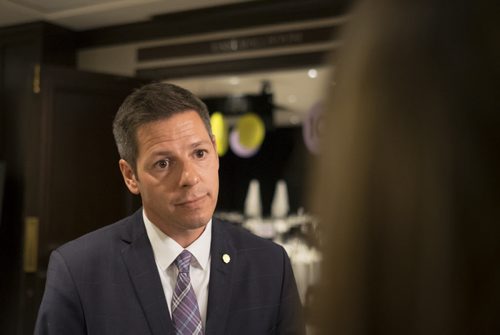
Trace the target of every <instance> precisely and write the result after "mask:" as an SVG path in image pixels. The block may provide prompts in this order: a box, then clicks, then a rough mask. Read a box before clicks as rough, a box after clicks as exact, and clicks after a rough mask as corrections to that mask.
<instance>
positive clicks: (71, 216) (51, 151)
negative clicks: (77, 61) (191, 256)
mask: <svg viewBox="0 0 500 335" xmlns="http://www.w3.org/2000/svg"><path fill="white" fill-rule="evenodd" d="M40 78H41V81H40V93H39V99H40V106H41V108H40V115H39V117H35V120H36V122H33V120H32V121H30V120H26V121H27V122H28V123H30V122H31V123H32V124H31V130H32V134H33V136H34V138H36V139H37V140H35V141H33V142H32V144H33V152H32V155H27V156H26V157H27V158H26V185H27V192H29V194H26V205H27V208H26V219H25V239H24V246H23V248H24V269H23V275H22V277H23V281H24V282H23V293H24V294H23V296H22V297H21V300H22V305H23V306H22V310H23V312H22V319H23V320H22V328H23V331H22V333H23V334H32V333H33V324H34V321H35V318H36V313H37V310H38V306H39V303H40V299H41V296H42V293H43V289H44V284H45V276H46V268H47V263H48V259H49V255H50V252H51V251H52V250H54V249H55V248H57V247H58V246H60V245H61V244H63V243H65V242H67V241H69V240H71V239H74V238H76V237H78V236H81V235H83V234H85V233H87V232H90V231H92V230H95V229H97V228H100V227H102V226H104V225H107V224H110V223H113V222H114V221H116V220H118V219H120V218H122V217H124V216H126V215H128V214H130V213H131V212H133V211H134V210H135V209H136V208H138V207H139V204H140V202H139V199H137V198H134V197H133V196H132V195H131V194H130V193H129V192H128V190H127V189H126V187H125V185H124V183H123V180H122V177H121V174H120V170H119V168H118V159H119V156H118V153H117V150H116V146H115V143H114V140H113V135H112V130H111V129H112V121H113V118H114V115H115V113H116V111H117V109H118V107H119V106H120V104H121V102H122V101H123V100H124V98H125V97H126V96H127V95H128V94H129V93H130V92H132V90H133V89H134V88H135V87H138V86H139V85H140V84H141V82H139V81H138V80H135V79H131V78H123V77H117V76H111V75H103V74H96V73H88V72H81V71H76V70H71V69H63V68H56V67H46V68H44V67H42V68H41V76H40Z"/></svg>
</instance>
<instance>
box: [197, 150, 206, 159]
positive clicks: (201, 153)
mask: <svg viewBox="0 0 500 335" xmlns="http://www.w3.org/2000/svg"><path fill="white" fill-rule="evenodd" d="M206 155H207V151H206V150H196V151H195V156H196V157H197V158H204V157H205V156H206Z"/></svg>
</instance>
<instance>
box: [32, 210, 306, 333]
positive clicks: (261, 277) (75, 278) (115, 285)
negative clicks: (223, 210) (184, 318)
mask: <svg viewBox="0 0 500 335" xmlns="http://www.w3.org/2000/svg"><path fill="white" fill-rule="evenodd" d="M212 229H213V231H212V244H211V273H210V282H209V294H208V309H207V320H206V329H205V334H207V335H221V334H230V335H235V334H237V335H244V334H249V335H258V334H303V333H304V332H305V331H304V324H303V321H302V320H303V319H302V315H301V305H300V300H299V296H298V292H297V287H296V284H295V280H294V276H293V272H292V268H291V265H290V260H289V258H288V256H287V254H286V252H285V250H284V249H283V248H282V247H281V246H278V245H277V244H274V243H272V242H270V241H267V240H264V239H261V238H259V237H257V236H254V235H252V234H250V233H248V232H246V231H245V230H243V229H241V228H239V227H236V226H234V225H232V224H230V223H227V222H223V221H220V220H216V219H214V220H213V224H212ZM223 254H228V255H230V256H231V261H230V262H229V263H227V264H226V263H224V262H223V261H222V255H223ZM35 334H37V335H42V334H43V335H47V334H50V335H55V334H61V335H68V334H71V335H79V334H94V335H106V334H116V335H126V334H141V335H142V334H151V335H166V334H174V329H173V326H172V322H171V319H170V316H169V313H168V304H167V302H166V300H165V295H164V293H163V288H162V285H161V282H160V277H159V275H158V270H157V267H156V264H155V260H154V256H153V250H152V248H151V245H150V242H149V239H148V237H147V234H146V230H145V228H144V224H143V220H142V210H139V211H137V212H136V213H135V214H133V215H132V216H129V217H127V218H125V219H123V220H121V221H119V222H117V223H114V224H112V225H110V226H107V227H104V228H102V229H99V230H97V231H95V232H92V233H89V234H87V235H85V236H82V237H80V238H78V239H76V240H74V241H71V242H69V243H67V244H65V245H63V246H61V247H60V248H58V249H57V250H55V251H54V252H53V253H52V255H51V257H50V262H49V267H48V272H47V283H46V287H45V293H44V296H43V299H42V303H41V306H40V310H39V313H38V319H37V323H36V329H35Z"/></svg>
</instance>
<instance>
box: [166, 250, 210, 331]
mask: <svg viewBox="0 0 500 335" xmlns="http://www.w3.org/2000/svg"><path fill="white" fill-rule="evenodd" d="M191 257H192V255H191V253H190V252H189V251H187V250H184V251H182V252H181V254H180V255H179V256H177V258H176V259H175V261H174V263H175V265H176V266H177V268H178V269H179V275H178V276H177V283H176V285H175V289H174V294H173V296H172V322H173V324H174V328H175V333H176V335H188V334H189V335H203V329H202V325H201V317H200V310H199V308H198V302H197V300H196V295H195V294H194V290H193V287H192V286H191V279H190V277H189V266H190V263H191Z"/></svg>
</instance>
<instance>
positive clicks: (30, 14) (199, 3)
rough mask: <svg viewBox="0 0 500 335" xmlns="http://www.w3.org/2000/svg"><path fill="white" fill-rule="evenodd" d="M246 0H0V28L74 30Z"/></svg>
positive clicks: (141, 19) (137, 20)
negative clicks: (38, 24)
mask: <svg viewBox="0 0 500 335" xmlns="http://www.w3.org/2000/svg"><path fill="white" fill-rule="evenodd" d="M245 1H249V0H0V27H5V26H10V25H16V24H21V23H28V22H33V21H47V22H51V23H54V24H57V25H60V26H63V27H65V28H69V29H72V30H75V31H80V30H87V29H93V28H100V27H105V26H111V25H118V24H125V23H132V22H139V21H145V20H148V19H149V18H151V17H152V16H154V15H159V14H166V13H172V12H179V11H186V10H193V9H199V8H205V7H215V6H219V5H226V4H231V3H238V2H245Z"/></svg>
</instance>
